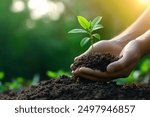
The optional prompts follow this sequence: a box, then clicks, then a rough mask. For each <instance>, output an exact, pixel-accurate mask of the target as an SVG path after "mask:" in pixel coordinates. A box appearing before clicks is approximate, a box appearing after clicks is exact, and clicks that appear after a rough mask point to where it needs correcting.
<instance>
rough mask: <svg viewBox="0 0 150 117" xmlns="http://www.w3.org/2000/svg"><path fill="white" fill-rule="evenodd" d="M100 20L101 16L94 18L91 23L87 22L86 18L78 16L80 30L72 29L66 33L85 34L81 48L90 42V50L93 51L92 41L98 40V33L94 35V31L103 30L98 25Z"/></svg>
mask: <svg viewBox="0 0 150 117" xmlns="http://www.w3.org/2000/svg"><path fill="white" fill-rule="evenodd" d="M101 20H102V17H101V16H98V17H96V18H95V19H94V20H93V21H88V20H87V19H86V18H84V17H82V16H78V22H79V24H80V25H81V27H82V29H73V30H71V31H69V32H68V33H85V34H87V36H86V37H84V38H83V39H82V40H81V42H80V45H81V47H83V46H84V45H85V44H87V43H88V42H89V41H90V42H91V46H92V50H93V51H94V49H93V39H94V38H95V39H99V40H100V35H99V34H98V33H95V31H96V30H99V29H101V28H103V26H102V25H101V24H99V23H100V21H101Z"/></svg>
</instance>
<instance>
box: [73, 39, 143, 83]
mask: <svg viewBox="0 0 150 117" xmlns="http://www.w3.org/2000/svg"><path fill="white" fill-rule="evenodd" d="M99 44H100V45H101V44H102V45H101V46H102V47H99V45H97V47H96V50H97V51H98V52H110V53H111V54H114V55H119V56H121V58H120V59H119V60H118V61H115V62H113V63H111V64H109V65H108V66H107V71H106V72H101V71H99V70H92V69H90V68H85V67H81V68H79V69H76V70H75V71H73V74H74V75H75V76H79V77H82V78H85V79H90V80H96V81H109V80H113V79H116V78H122V77H127V76H128V75H129V74H130V73H131V71H132V70H133V69H134V67H135V66H136V64H137V62H138V60H139V59H140V58H141V51H140V43H139V42H138V41H137V40H133V41H130V42H129V43H128V44H127V45H126V46H125V47H124V48H121V47H119V45H118V46H116V45H115V43H112V42H111V41H108V42H107V41H104V42H102V43H101V42H99ZM103 44H104V45H103ZM107 46H108V47H107ZM89 51H91V50H88V51H87V52H85V53H84V54H87V53H89ZM84 54H83V55H84ZM81 56H82V55H81ZM79 57H80V56H79ZM76 59H78V58H76Z"/></svg>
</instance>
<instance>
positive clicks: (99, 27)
mask: <svg viewBox="0 0 150 117" xmlns="http://www.w3.org/2000/svg"><path fill="white" fill-rule="evenodd" d="M101 28H103V26H102V25H101V24H98V25H96V26H95V27H94V28H93V29H92V31H95V30H98V29H101Z"/></svg>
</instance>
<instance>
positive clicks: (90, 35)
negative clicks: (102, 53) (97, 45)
mask: <svg viewBox="0 0 150 117" xmlns="http://www.w3.org/2000/svg"><path fill="white" fill-rule="evenodd" d="M90 39H91V46H92V54H94V47H93V44H94V42H93V37H92V32H90Z"/></svg>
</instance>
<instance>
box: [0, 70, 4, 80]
mask: <svg viewBox="0 0 150 117" xmlns="http://www.w3.org/2000/svg"><path fill="white" fill-rule="evenodd" d="M4 76H5V74H4V72H2V71H0V80H2V79H3V78H4Z"/></svg>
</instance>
